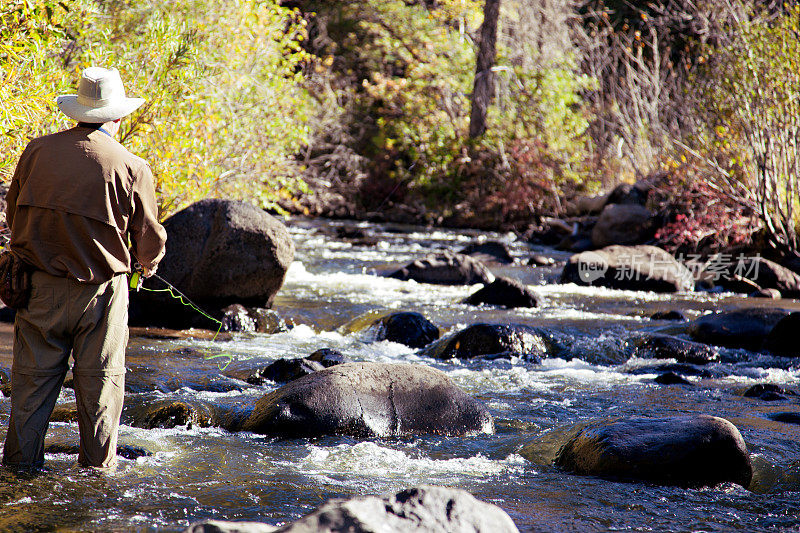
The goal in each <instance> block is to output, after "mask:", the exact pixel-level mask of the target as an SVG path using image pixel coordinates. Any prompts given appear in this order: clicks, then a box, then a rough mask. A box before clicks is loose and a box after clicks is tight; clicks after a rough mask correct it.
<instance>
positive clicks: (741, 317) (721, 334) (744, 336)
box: [689, 308, 789, 350]
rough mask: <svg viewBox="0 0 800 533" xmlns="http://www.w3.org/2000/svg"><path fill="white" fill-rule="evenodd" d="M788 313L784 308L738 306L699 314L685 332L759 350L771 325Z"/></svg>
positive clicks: (700, 338)
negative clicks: (738, 307)
mask: <svg viewBox="0 0 800 533" xmlns="http://www.w3.org/2000/svg"><path fill="white" fill-rule="evenodd" d="M788 314H789V311H786V310H785V309H762V308H752V309H738V310H736V311H723V312H719V313H712V314H708V315H704V316H701V317H700V318H698V319H697V320H695V321H694V322H692V323H691V324H690V325H689V334H690V335H691V337H692V338H693V339H694V340H696V341H699V342H703V343H706V344H713V345H715V346H724V347H726V348H745V349H747V350H760V349H761V348H762V347H763V345H764V341H765V339H766V338H767V335H768V334H769V333H770V331H772V329H773V328H774V327H775V325H776V324H777V323H778V322H780V321H781V319H783V318H784V317H786V316H787V315H788Z"/></svg>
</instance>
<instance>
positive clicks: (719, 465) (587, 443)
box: [555, 415, 753, 487]
mask: <svg viewBox="0 0 800 533" xmlns="http://www.w3.org/2000/svg"><path fill="white" fill-rule="evenodd" d="M555 463H556V465H557V466H559V467H561V468H563V469H565V470H569V471H570V472H574V473H576V474H585V475H592V476H600V477H611V478H622V479H638V480H644V481H650V482H653V483H658V484H664V485H681V486H706V485H715V484H717V483H722V482H725V481H732V482H734V483H738V484H739V485H742V486H743V487H747V486H748V485H749V484H750V479H751V477H752V472H753V470H752V465H751V463H750V456H749V455H748V453H747V447H746V445H745V443H744V439H743V438H742V435H741V433H739V430H738V429H737V428H736V426H734V425H733V424H731V423H730V422H728V421H727V420H725V419H723V418H717V417H715V416H708V415H699V416H681V417H668V418H652V419H651V418H630V419H623V420H600V421H596V422H593V423H591V424H589V425H588V426H586V427H584V428H583V429H581V430H580V431H579V432H578V434H577V435H575V436H574V437H572V438H571V439H570V440H569V441H568V442H567V443H566V444H564V446H563V447H562V448H561V450H560V451H559V453H558V456H557V457H556V460H555Z"/></svg>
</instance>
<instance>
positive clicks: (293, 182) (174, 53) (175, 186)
mask: <svg viewBox="0 0 800 533" xmlns="http://www.w3.org/2000/svg"><path fill="white" fill-rule="evenodd" d="M31 3H34V4H37V5H39V6H41V8H40V9H39V10H38V11H29V13H28V15H27V16H28V17H29V18H30V19H31V20H34V21H36V24H34V27H42V28H44V30H43V34H42V35H44V36H41V37H40V36H39V33H30V32H29V33H30V35H32V36H33V37H35V38H36V39H33V40H30V41H28V39H29V38H28V37H25V36H23V37H22V38H21V41H22V43H23V46H27V47H28V49H29V50H31V51H33V52H35V54H34V55H33V57H34V58H35V60H33V61H32V60H30V59H27V58H26V57H27V54H25V55H23V56H22V57H12V56H11V55H8V54H6V55H5V56H3V57H2V58H0V60H2V64H3V66H4V70H5V68H6V66H10V67H11V69H12V72H13V71H14V69H16V70H20V69H23V70H27V72H30V71H31V67H30V66H29V64H32V65H33V67H34V70H33V74H34V76H30V77H28V78H27V79H26V77H25V76H18V77H17V78H14V79H13V80H12V82H11V83H10V84H6V86H5V87H4V89H5V90H7V91H10V92H11V93H19V92H20V91H21V90H23V89H24V88H25V87H26V85H25V84H26V83H27V84H31V83H32V84H33V85H34V86H35V87H34V88H35V91H34V93H33V94H35V96H36V100H35V101H34V102H32V103H31V104H30V105H28V106H27V107H26V108H24V109H26V110H30V111H29V112H27V114H26V115H24V116H20V117H19V118H17V119H16V121H15V122H14V121H10V120H6V119H4V121H3V123H2V124H0V126H2V129H3V131H4V132H6V137H10V138H11V139H12V141H11V142H9V146H8V150H4V152H3V153H4V154H9V155H7V156H5V157H6V160H4V161H3V167H2V168H3V170H4V172H5V174H6V175H7V174H8V168H10V167H11V165H12V164H13V162H14V161H16V157H17V156H18V154H19V151H20V149H21V147H22V146H24V144H25V143H26V142H27V140H28V138H29V137H30V136H32V135H36V134H41V133H44V132H45V131H48V130H49V131H53V129H55V128H57V127H63V126H64V125H66V124H68V123H69V121H66V120H65V119H64V118H63V117H60V116H58V115H57V114H56V113H55V111H54V108H55V106H54V105H53V103H52V100H51V99H52V97H53V96H54V95H55V94H57V93H59V92H72V91H74V85H75V83H76V81H77V78H78V76H79V73H80V71H81V70H82V69H83V68H84V67H86V66H88V65H90V64H99V65H104V66H117V67H118V68H119V69H120V71H121V73H122V76H123V79H124V81H125V84H126V89H127V91H128V93H129V94H131V95H135V96H141V97H143V98H145V99H146V100H147V104H146V105H145V106H143V107H142V108H140V110H138V111H137V112H135V113H134V114H132V115H131V116H130V117H129V118H127V119H126V120H124V121H123V126H122V130H121V133H120V135H121V140H122V142H123V144H125V145H126V146H128V147H129V149H130V150H131V151H133V152H134V153H136V154H138V155H141V156H142V157H144V158H145V159H147V160H148V161H149V162H150V163H151V165H152V167H153V170H154V173H155V175H156V180H157V191H158V194H159V199H160V202H161V208H162V215H164V216H165V215H167V214H168V213H170V212H171V211H174V210H176V209H179V208H181V207H184V206H185V205H187V204H189V203H191V202H193V201H196V200H198V199H200V198H203V197H206V196H223V197H233V198H246V199H249V200H250V201H253V202H254V203H258V204H261V205H262V206H264V207H270V206H275V205H276V201H277V200H278V199H279V198H280V197H281V196H285V195H288V194H291V193H293V192H295V191H296V190H297V189H299V188H301V187H302V184H301V183H300V182H299V179H298V176H299V173H300V170H301V169H300V168H299V167H298V165H297V164H296V163H295V160H294V154H295V153H296V152H298V151H299V149H300V148H301V147H302V146H303V145H304V144H305V142H306V140H307V137H308V133H309V118H308V117H309V113H310V109H311V106H312V101H311V99H310V97H309V95H308V94H307V92H306V90H305V89H304V88H303V80H304V78H303V74H302V71H303V66H304V64H305V63H306V62H307V61H308V60H309V57H308V54H306V53H305V52H304V51H303V50H302V48H301V46H300V44H301V42H302V41H303V40H304V39H305V37H306V33H305V28H304V25H305V22H304V20H303V19H302V18H301V17H300V16H299V14H298V13H297V12H296V11H294V10H290V9H287V8H284V7H281V6H280V5H279V3H278V2H277V1H275V0H244V1H241V2H225V1H221V0H175V1H168V0H154V1H152V2H146V3H143V2H133V1H130V0H108V1H105V2H102V3H98V4H94V3H91V2H88V1H83V0H81V1H76V2H71V3H70V4H69V7H70V11H69V12H68V13H62V12H63V11H64V10H63V8H62V7H59V6H60V5H61V4H58V5H56V4H55V3H48V2H47V1H46V0H44V1H43V0H38V2H32V1H30V0H29V1H27V2H20V4H25V5H27V4H31ZM64 5H65V6H66V5H67V4H64ZM76 8H80V13H78V9H76ZM59 10H60V11H59ZM51 11H52V12H53V13H59V15H58V16H59V17H60V18H58V19H54V18H53V16H51V15H50V13H51ZM4 16H5V15H4ZM62 19H63V20H62ZM37 25H38V26H37ZM57 25H58V26H63V29H60V28H58V27H57ZM53 28H55V29H57V30H58V31H53V32H51V30H52V29H53ZM12 31H13V29H12ZM40 33H41V32H40ZM65 38H66V41H65ZM12 47H13V44H12ZM70 86H71V87H70ZM12 108H14V107H12ZM20 109H23V108H22V107H20ZM29 123H33V124H37V125H38V124H43V125H45V127H39V126H34V125H28V124H29ZM20 125H23V127H22V129H20ZM3 148H6V147H5V146H4V147H3Z"/></svg>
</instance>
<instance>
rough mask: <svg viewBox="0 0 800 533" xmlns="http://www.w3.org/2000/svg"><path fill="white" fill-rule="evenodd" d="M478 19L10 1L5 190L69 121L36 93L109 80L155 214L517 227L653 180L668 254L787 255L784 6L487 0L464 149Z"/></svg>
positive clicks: (473, 5) (404, 3) (794, 212)
mask: <svg viewBox="0 0 800 533" xmlns="http://www.w3.org/2000/svg"><path fill="white" fill-rule="evenodd" d="M289 6H293V7H289ZM482 7H483V2H482V1H481V0H436V1H433V0H424V1H423V0H381V1H376V0H363V1H359V2H340V1H338V0H337V1H335V0H307V1H303V2H298V1H294V2H289V1H284V2H279V1H277V0H239V1H236V2H223V1H222V0H175V1H167V0H153V1H151V2H141V1H137V0H104V1H102V2H98V1H96V0H72V1H70V2H56V1H53V0H6V2H4V3H3V4H1V5H0V21H2V25H1V26H0V37H1V39H0V66H2V72H3V76H4V84H0V97H2V98H3V102H4V105H3V107H2V114H0V130H1V131H2V132H3V133H4V135H3V136H2V137H0V154H2V155H0V175H1V176H2V177H3V178H4V179H7V178H8V176H9V175H10V172H11V170H12V169H13V165H14V162H15V161H16V157H17V156H18V154H19V152H20V151H21V149H22V147H23V146H24V144H25V143H26V142H27V140H28V139H29V138H31V137H33V136H35V135H40V134H42V133H45V132H48V131H53V130H55V129H58V128H61V127H64V126H66V125H67V124H68V123H69V121H67V120H66V119H65V118H64V117H63V116H61V115H59V114H58V113H57V112H55V107H54V102H53V97H54V96H55V95H56V94H59V93H64V92H71V91H72V90H74V83H75V80H76V78H77V74H78V73H79V71H80V69H81V68H82V67H84V66H86V65H89V64H92V63H95V64H98V63H99V64H115V65H118V66H119V67H120V69H121V70H122V71H123V77H124V78H125V80H126V83H127V86H128V87H129V92H130V93H131V94H134V95H137V96H143V97H145V98H146V99H147V100H148V106H146V107H144V108H142V109H141V110H140V112H137V113H136V114H134V115H133V116H132V117H131V118H130V119H129V120H127V121H126V122H125V123H124V126H123V132H122V134H123V142H124V143H125V144H126V145H128V146H129V147H130V148H131V150H133V151H134V152H137V153H140V154H141V155H143V156H145V157H146V158H147V159H148V160H149V161H150V162H151V163H152V165H153V167H154V170H155V171H156V175H157V177H158V180H159V183H158V190H159V194H160V199H161V205H162V209H163V212H164V214H166V213H168V212H170V211H172V210H174V209H177V208H179V207H181V206H183V205H185V204H187V203H189V202H191V201H193V200H196V199H198V198H200V197H204V196H209V195H211V196H233V197H246V198H250V199H251V200H255V201H257V202H259V203H261V204H262V205H264V206H270V205H275V204H276V202H278V201H280V202H281V205H282V206H284V207H286V208H289V209H297V208H298V205H302V204H296V203H293V201H294V199H296V198H298V197H300V196H303V195H302V194H301V193H302V191H304V188H305V185H304V183H307V184H309V186H310V187H311V188H312V189H313V190H315V191H325V192H330V191H333V192H335V193H339V194H340V195H342V196H343V197H344V198H345V200H344V203H346V204H347V209H345V210H344V211H345V212H346V213H349V214H351V215H357V216H365V217H366V216H374V217H382V218H395V219H402V220H406V221H418V222H431V223H446V224H457V225H471V226H481V227H501V226H502V227H513V228H520V229H521V228H522V227H524V226H526V225H528V224H529V223H530V222H531V220H532V218H533V217H534V216H536V215H538V214H548V215H549V214H553V213H555V214H559V213H560V212H561V205H562V196H563V195H564V194H565V193H566V194H571V193H577V192H584V193H585V192H591V191H594V190H596V189H597V188H598V186H599V185H600V184H601V183H602V185H604V186H606V187H609V186H611V185H613V184H615V183H616V182H619V181H621V180H624V181H632V180H635V179H642V178H648V177H650V178H652V177H653V176H661V177H665V176H666V177H665V178H664V179H661V180H657V181H658V186H659V187H660V190H661V193H660V195H661V196H660V198H661V200H660V204H659V205H660V206H661V207H662V208H663V210H662V215H663V216H664V217H665V224H666V227H665V229H664V230H663V231H662V232H661V233H660V234H659V238H660V239H662V241H663V243H664V244H665V245H668V246H672V247H684V248H685V247H689V246H698V245H700V244H701V243H699V242H694V241H697V240H698V239H699V240H700V241H704V240H705V239H707V238H708V239H714V238H716V237H719V239H718V242H716V243H706V244H709V245H710V246H711V248H714V247H719V246H723V245H726V244H739V243H741V242H743V240H746V236H747V234H748V232H750V233H752V232H755V231H756V230H758V229H759V228H758V225H756V224H752V222H751V221H752V220H754V219H753V216H754V215H755V216H757V217H758V219H759V220H760V221H761V224H762V225H763V226H764V227H765V228H766V232H767V234H768V236H770V238H771V241H772V243H773V245H774V246H775V247H777V248H780V249H782V250H784V251H785V250H790V249H795V248H797V245H798V239H797V235H796V230H795V227H796V224H797V218H798V213H799V212H800V204H799V203H798V195H800V184H798V183H797V179H798V178H797V176H798V157H797V150H798V149H797V146H798V140H800V139H798V137H800V131H799V130H800V124H798V122H797V120H798V116H800V107H798V106H800V103H799V102H798V100H796V99H795V97H794V96H793V95H796V94H798V92H800V82H799V81H798V75H797V72H799V71H800V65H798V57H800V39H798V34H797V30H796V28H797V27H798V23H799V22H800V20H799V19H800V13H799V12H798V11H797V9H796V8H795V7H791V8H789V7H786V6H783V5H781V4H780V3H779V2H775V1H770V2H766V3H762V4H760V5H759V7H758V9H756V8H754V7H752V6H751V5H749V4H746V3H737V2H730V1H727V0H726V1H724V2H722V1H721V0H720V1H710V2H702V3H697V2H691V1H689V0H657V1H655V2H648V3H647V4H646V5H639V4H635V3H631V2H622V1H618V0H575V1H574V2H573V1H569V2H563V1H560V0H503V2H502V11H501V16H500V26H499V28H500V29H499V35H498V54H497V64H496V66H495V67H494V69H493V77H494V79H495V80H496V91H495V94H496V98H495V100H494V102H493V104H492V106H491V107H490V109H489V115H488V125H489V128H488V130H487V132H486V133H485V134H484V135H482V136H481V137H479V138H477V139H469V136H468V129H469V111H470V98H471V91H472V88H473V81H474V71H475V54H476V48H477V43H476V40H477V39H478V33H477V32H478V28H479V26H480V23H481V20H482ZM300 178H302V180H301V179H300ZM684 193H686V194H689V195H690V196H692V197H693V198H695V199H696V202H697V203H698V205H699V204H703V208H693V206H692V205H688V204H687V203H686V202H684V201H683V200H681V199H680V197H681V196H682V195H684ZM322 211H323V212H324V209H322ZM339 214H342V212H339ZM723 214H724V216H727V217H730V220H731V223H730V227H731V228H735V231H733V232H732V233H731V234H730V235H726V236H724V237H723V236H722V233H724V232H712V231H710V230H712V229H713V224H714V223H715V220H717V218H718V217H719V216H722V215H723ZM694 226H697V227H698V228H700V229H699V230H697V231H694V230H690V228H692V227H694ZM705 235H709V236H708V237H704V236H705ZM693 243H694V244H693Z"/></svg>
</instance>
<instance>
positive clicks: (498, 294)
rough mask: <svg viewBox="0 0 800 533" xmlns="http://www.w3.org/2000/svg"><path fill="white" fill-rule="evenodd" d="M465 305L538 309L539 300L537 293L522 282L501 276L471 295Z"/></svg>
mask: <svg viewBox="0 0 800 533" xmlns="http://www.w3.org/2000/svg"><path fill="white" fill-rule="evenodd" d="M464 303H467V304H470V305H481V304H487V305H498V306H501V307H507V308H514V307H536V306H538V305H539V299H538V298H537V297H536V293H534V292H533V291H532V290H531V289H529V288H528V287H526V286H525V285H523V284H522V283H521V282H520V281H517V280H515V279H511V278H506V277H503V276H500V277H498V278H497V279H495V280H494V281H493V282H491V283H490V284H489V285H486V286H485V287H483V288H482V289H478V291H476V292H475V293H473V294H471V295H470V296H469V297H468V298H467V299H466V300H464Z"/></svg>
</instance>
